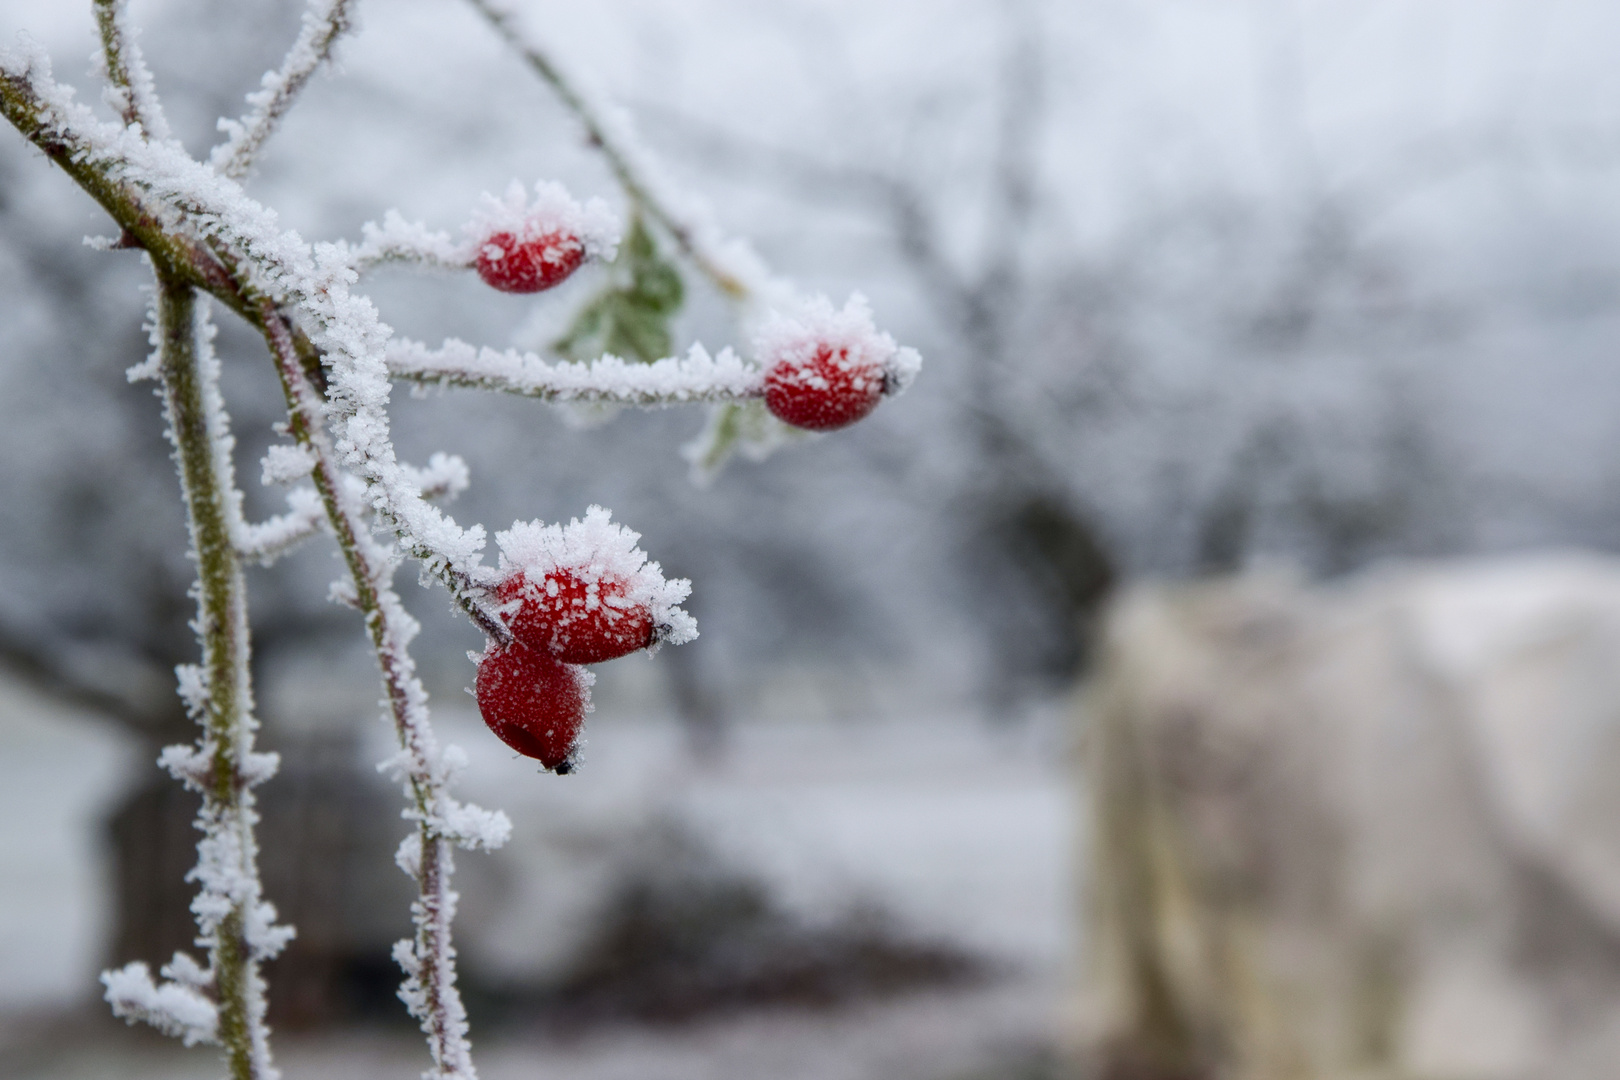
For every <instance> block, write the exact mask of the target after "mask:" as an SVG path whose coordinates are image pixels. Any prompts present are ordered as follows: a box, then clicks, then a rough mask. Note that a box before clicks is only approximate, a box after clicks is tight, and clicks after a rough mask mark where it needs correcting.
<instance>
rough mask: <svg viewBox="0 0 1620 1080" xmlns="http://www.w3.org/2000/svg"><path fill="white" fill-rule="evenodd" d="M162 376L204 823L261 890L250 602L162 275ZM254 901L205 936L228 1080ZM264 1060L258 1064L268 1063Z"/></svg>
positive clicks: (194, 360)
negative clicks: (193, 576)
mask: <svg viewBox="0 0 1620 1080" xmlns="http://www.w3.org/2000/svg"><path fill="white" fill-rule="evenodd" d="M157 314H158V332H159V335H160V341H159V371H160V374H161V378H162V384H163V397H164V403H165V405H166V406H167V410H168V416H169V425H170V431H171V434H172V436H173V439H174V445H175V456H176V458H177V459H178V462H179V466H180V479H181V491H182V494H183V496H184V500H185V505H186V519H187V523H188V525H189V527H190V532H191V546H192V552H193V554H194V555H195V557H196V561H197V592H198V596H197V622H196V627H197V637H198V639H199V641H200V642H201V644H202V660H203V663H202V667H203V673H204V676H205V679H206V686H207V691H208V694H207V704H206V710H205V713H204V715H203V716H202V717H201V721H202V723H203V725H204V735H203V739H202V745H203V747H204V748H205V749H207V750H209V751H210V752H211V761H210V771H209V774H208V777H207V782H206V784H205V785H204V789H203V814H202V819H203V820H204V821H205V822H207V823H209V826H210V828H212V829H216V830H218V831H220V832H230V833H234V834H235V836H234V840H235V843H234V844H233V845H232V846H233V847H234V848H235V852H234V855H235V858H236V859H237V860H238V862H239V865H238V866H237V867H236V868H235V869H236V870H237V871H238V872H239V873H240V874H241V875H243V876H244V877H245V878H246V879H247V880H249V881H253V882H257V881H258V867H257V865H256V862H257V859H256V845H255V843H254V840H253V819H254V814H253V808H252V796H251V794H250V792H249V785H248V784H247V782H246V781H245V779H244V776H243V769H242V766H243V762H244V760H245V758H246V756H247V755H248V754H250V753H251V752H252V745H253V730H252V729H253V722H252V718H251V716H250V709H251V706H250V702H251V700H252V690H251V687H250V685H249V683H248V679H249V675H248V656H249V650H250V648H251V645H250V641H249V634H248V619H247V594H246V588H245V583H244V581H243V577H242V566H241V563H240V561H239V560H238V558H237V554H236V548H235V546H234V544H233V543H232V541H231V515H232V514H233V512H234V509H233V505H232V499H233V495H234V493H233V492H231V491H228V490H226V488H225V485H224V483H223V482H222V478H223V477H225V476H228V475H229V470H228V467H227V466H226V465H225V463H222V462H220V461H218V460H217V455H219V454H221V453H223V452H224V447H222V446H221V445H220V444H219V442H218V441H217V440H216V439H215V438H214V433H213V432H211V431H210V430H209V423H208V403H207V393H208V388H207V386H206V384H205V375H204V373H203V371H202V366H201V363H200V357H199V355H198V311H197V294H196V292H195V290H193V289H192V287H191V285H189V284H188V283H186V282H185V281H183V280H181V279H179V278H177V277H175V276H174V275H171V274H168V273H166V272H164V271H162V270H161V269H160V270H159V271H158V272H157ZM256 900H257V897H238V898H235V899H234V900H233V903H232V906H231V909H230V912H229V914H227V915H226V916H225V917H224V918H223V919H222V920H221V921H220V923H219V925H218V927H217V929H216V930H215V931H214V933H213V934H212V935H211V937H212V941H211V942H210V946H211V956H210V960H211V964H210V967H211V970H212V972H213V975H214V991H215V996H216V1000H217V1004H218V1006H219V1029H218V1030H219V1040H220V1043H221V1045H222V1046H223V1047H224V1049H225V1058H226V1061H227V1063H228V1065H229V1068H230V1076H231V1077H232V1080H258V1078H259V1076H260V1074H259V1071H258V1066H259V1061H260V1059H261V1055H260V1054H256V1053H255V1049H256V1047H255V1043H262V1042H263V1040H264V1038H265V1033H264V1031H263V1018H262V1016H261V1015H259V1014H260V1013H261V1012H262V1005H260V1004H259V1001H258V999H259V998H260V996H261V995H260V994H259V993H257V992H256V991H257V989H258V986H259V974H258V970H257V969H258V963H257V960H256V959H255V958H254V955H253V949H252V947H251V946H250V944H249V943H248V941H247V940H246V939H245V937H244V927H245V925H246V921H247V911H246V908H247V905H248V904H249V903H252V902H254V901H256ZM267 1056H268V1055H267V1054H265V1055H264V1057H266V1058H267Z"/></svg>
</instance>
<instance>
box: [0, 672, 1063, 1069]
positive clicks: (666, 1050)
mask: <svg viewBox="0 0 1620 1080" xmlns="http://www.w3.org/2000/svg"><path fill="white" fill-rule="evenodd" d="M454 704H455V703H451V702H447V703H446V706H447V707H446V710H445V715H444V716H443V717H442V719H441V722H440V726H441V732H442V735H443V737H444V738H445V739H446V741H450V742H456V743H458V744H460V745H462V746H463V747H464V748H466V750H467V751H468V755H469V758H470V766H469V768H468V771H467V774H466V775H465V777H464V778H463V780H462V783H461V784H460V789H461V790H462V792H463V793H464V794H466V795H467V796H468V797H470V798H473V799H476V800H478V801H480V802H481V803H483V804H484V805H489V806H500V807H502V808H504V809H506V810H507V811H508V813H510V814H511V815H512V818H513V821H514V826H515V828H514V837H513V841H512V844H511V847H510V849H509V851H508V852H507V853H505V855H504V856H502V858H503V859H504V860H505V861H504V862H503V864H502V866H501V868H500V872H499V873H495V874H485V875H483V876H482V877H481V875H480V873H479V872H478V870H477V868H476V867H475V865H474V863H475V861H476V860H477V859H479V858H483V857H481V856H468V857H464V859H463V869H464V875H463V877H464V884H465V886H466V891H467V894H468V895H467V902H466V904H465V905H464V908H463V913H464V917H463V919H462V921H461V926H460V928H459V929H460V930H461V931H462V938H461V940H462V943H463V945H464V947H465V950H466V954H467V957H468V960H469V962H470V963H481V964H484V965H486V967H492V968H495V969H498V970H507V971H510V972H511V973H512V974H519V975H520V974H523V973H525V972H532V971H534V970H541V969H544V968H546V967H547V966H548V965H550V964H555V963H556V962H557V960H558V957H559V955H561V953H562V952H564V951H565V949H564V948H563V943H566V942H567V941H569V940H570V938H571V934H570V925H571V924H576V923H578V922H580V921H581V920H584V919H586V918H588V916H589V914H590V911H591V908H592V905H593V903H594V901H595V900H596V899H597V896H598V893H597V891H596V887H597V885H598V884H599V882H600V880H601V876H602V875H601V873H600V871H601V869H602V866H603V865H605V863H604V862H603V860H602V859H601V858H595V859H594V861H593V856H591V855H590V853H591V852H598V853H600V852H603V851H611V850H613V845H612V843H611V842H603V841H604V838H607V839H608V840H611V838H613V837H615V836H622V835H625V834H627V833H628V832H630V831H633V830H634V829H636V828H637V827H639V826H641V825H644V824H645V823H646V822H648V821H667V820H676V821H679V822H681V823H683V824H685V825H686V826H688V827H689V828H691V829H692V830H693V831H694V832H695V833H696V834H697V835H699V836H701V837H702V838H703V839H704V840H705V842H707V843H708V844H709V845H711V846H712V847H713V848H715V849H716V850H717V851H718V852H719V853H720V854H721V855H723V856H724V857H725V859H726V860H727V861H728V862H730V863H732V864H733V865H736V866H739V867H743V868H745V869H747V870H748V871H749V872H750V873H753V874H755V875H757V876H759V877H760V878H762V879H764V880H765V881H767V882H768V883H769V884H770V885H771V886H772V888H773V891H774V892H775V893H776V895H777V896H778V898H779V899H781V900H782V901H783V902H784V903H785V904H787V905H788V906H790V907H792V908H795V909H798V910H801V911H803V912H805V913H807V914H811V915H814V914H816V913H818V912H825V911H828V910H833V909H836V908H838V907H839V906H841V905H847V904H849V903H854V902H875V903H877V904H879V905H880V906H882V907H883V908H885V909H887V910H888V911H890V912H891V913H893V914H894V915H895V916H896V918H897V920H898V921H899V923H900V924H901V925H902V926H904V927H906V928H907V929H908V930H911V931H914V932H916V933H918V934H921V935H924V936H927V937H931V938H934V939H937V940H944V941H949V942H952V943H956V944H958V945H961V946H965V947H967V948H969V949H971V950H973V951H975V952H977V953H979V954H981V955H984V956H986V957H988V958H991V959H993V960H995V961H997V962H999V963H1000V964H1001V965H1002V966H1003V967H1004V969H1005V970H1006V971H1007V972H1008V974H1007V975H1006V976H1005V977H1004V978H1002V979H1000V980H999V981H996V982H993V983H991V984H989V985H982V986H977V987H974V988H970V989H961V990H954V991H950V992H943V991H940V992H924V993H918V994H912V995H909V996H906V997H901V998H897V999H892V1000H889V1001H883V1002H862V1003H860V1004H857V1005H854V1006H850V1007H848V1008H844V1009H839V1010H831V1011H821V1012H818V1011H803V1012H800V1011H792V1010H786V1011H781V1010H778V1011H764V1010H762V1011H757V1012H753V1013H745V1014H743V1015H740V1016H734V1017H730V1018H726V1019H719V1020H714V1021H709V1022H704V1023H701V1024H697V1025H692V1026H686V1027H678V1028H669V1029H650V1028H637V1027H611V1028H601V1029H597V1030H595V1031H594V1032H593V1033H591V1034H589V1035H588V1036H585V1037H583V1038H577V1039H574V1040H572V1041H567V1042H555V1041H552V1042H547V1041H535V1040H532V1039H524V1038H519V1037H516V1036H514V1035H510V1034H507V1035H503V1036H501V1037H500V1038H499V1039H486V1040H485V1041H483V1042H481V1043H479V1044H478V1045H479V1049H480V1051H481V1055H482V1056H481V1065H482V1070H483V1073H484V1075H485V1076H486V1077H489V1078H501V1077H506V1076H513V1077H516V1076H519V1075H522V1076H530V1075H558V1076H569V1077H582V1078H596V1077H600V1078H602V1080H608V1078H617V1077H626V1078H628V1077H632V1076H633V1077H637V1078H641V1080H659V1078H665V1077H667V1078H669V1080H684V1078H688V1077H690V1078H694V1080H696V1078H699V1077H703V1078H715V1080H720V1078H728V1077H733V1076H735V1077H742V1076H749V1077H757V1076H764V1075H768V1076H773V1077H780V1078H794V1077H804V1078H806V1080H808V1078H817V1080H819V1078H822V1077H826V1078H829V1080H830V1078H834V1077H838V1078H842V1077H849V1078H851V1080H853V1078H856V1077H873V1078H877V1077H894V1078H903V1077H911V1076H916V1077H919V1078H922V1077H951V1076H956V1075H965V1074H968V1073H970V1072H971V1071H972V1070H974V1069H977V1068H980V1067H983V1066H985V1065H986V1064H987V1063H993V1062H995V1061H997V1060H1000V1059H1003V1058H1005V1057H1006V1056H1007V1055H1009V1054H1012V1055H1014V1056H1016V1055H1017V1054H1019V1053H1023V1052H1024V1051H1025V1049H1027V1048H1028V1047H1031V1046H1038V1045H1040V1044H1042V1043H1044V1042H1047V1041H1049V1040H1050V1038H1051V1037H1052V1035H1053V1032H1054V1031H1055V1024H1056V1018H1057V1011H1058V1008H1059V1005H1060V1002H1061V999H1062V996H1063V994H1062V990H1063V987H1064V985H1065V980H1066V978H1067V968H1068V964H1067V960H1068V957H1069V955H1070V953H1071V951H1072V950H1071V940H1070V920H1069V916H1070V914H1071V911H1072V904H1071V901H1070V896H1071V883H1070V878H1071V867H1072V835H1073V830H1072V824H1071V823H1072V820H1073V816H1074V815H1073V812H1072V799H1071V796H1070V794H1069V789H1068V784H1067V772H1066V763H1065V762H1066V754H1065V750H1064V747H1065V745H1066V740H1065V738H1064V737H1063V734H1062V725H1061V722H1060V720H1059V719H1058V718H1056V717H1054V718H1052V719H1050V720H1049V721H1047V722H1035V723H1033V724H1032V725H1029V726H1025V727H1023V728H1019V729H1017V730H1012V731H992V730H989V729H987V728H986V727H985V726H984V725H983V724H981V723H979V722H976V721H972V720H969V719H967V718H960V719H937V718H913V719H895V720H888V721H881V722H879V721H870V722H866V721H856V720H844V721H829V720H826V719H809V718H801V719H797V720H794V719H776V720H772V721H769V722H760V723H756V724H752V725H742V726H740V727H739V728H738V730H737V731H736V732H735V734H734V738H733V739H732V741H731V744H730V750H729V752H728V753H727V754H726V756H725V757H724V758H723V759H722V760H721V761H719V762H718V763H709V764H703V763H699V762H694V761H693V760H692V759H691V758H690V756H689V755H687V754H686V753H685V752H684V749H683V745H682V741H681V734H680V732H679V730H678V729H677V727H676V726H675V725H674V724H673V723H672V722H670V721H668V720H667V719H663V718H659V717H656V716H652V715H645V714H644V715H641V716H640V717H639V718H638V717H637V716H636V715H634V714H633V713H630V714H628V715H627V713H626V710H624V709H622V708H619V707H617V706H615V705H614V702H613V701H612V700H611V698H605V699H604V701H603V706H602V708H601V709H600V710H599V711H598V713H597V715H596V716H595V717H593V722H592V726H591V730H590V743H589V757H588V760H587V765H586V767H585V769H584V770H583V772H582V773H581V774H580V775H578V776H575V777H570V778H566V779H563V780H559V779H557V778H553V777H549V776H537V775H536V774H535V770H534V768H533V767H532V763H528V762H525V761H523V760H521V759H516V758H514V757H513V756H511V755H509V754H508V753H506V752H505V751H504V748H502V747H500V746H499V744H497V743H495V742H494V740H492V739H490V738H489V737H488V736H487V733H485V732H483V731H482V729H481V727H480V726H479V725H478V724H477V722H476V720H475V719H474V718H473V717H472V716H471V715H470V714H468V713H459V714H458V713H457V712H455V711H454V708H453V707H451V706H453V705H454ZM379 749H380V746H368V747H367V748H366V751H365V752H366V753H368V754H372V756H381V754H380V753H373V751H377V750H379ZM129 758H130V755H129V754H128V752H127V748H126V747H124V746H123V745H122V744H121V742H120V740H118V739H117V738H116V737H115V736H114V735H113V734H112V733H111V732H110V731H109V729H107V728H104V727H101V726H99V725H97V724H96V723H95V722H94V721H93V720H87V719H86V718H82V717H79V718H75V717H71V716H67V715H62V714H51V715H47V714H46V713H45V712H43V711H42V709H41V708H40V707H39V705H38V704H37V703H31V702H26V701H23V699H20V698H18V697H17V696H16V695H15V693H14V692H6V694H5V696H3V697H0V768H3V769H4V770H5V771H4V773H3V775H0V821H3V822H4V823H5V825H4V827H3V828H0V861H3V863H4V865H5V867H6V873H5V875H4V876H3V878H0V1073H3V1074H5V1075H8V1076H17V1077H29V1078H35V1077H38V1078H44V1077H53V1078H55V1077H75V1078H79V1077H83V1078H90V1077H97V1078H101V1077H108V1078H110V1077H130V1078H135V1077H142V1078H144V1077H148V1076H151V1077H156V1076H175V1077H186V1076H192V1075H197V1076H207V1075H213V1074H214V1073H215V1072H216V1071H217V1067H216V1065H215V1062H214V1060H213V1058H212V1055H211V1054H210V1053H209V1052H207V1051H196V1052H191V1053H187V1052H183V1051H181V1050H180V1049H179V1048H178V1047H171V1046H169V1045H168V1044H166V1043H163V1042H162V1041H160V1040H154V1039H150V1038H144V1037H136V1036H134V1035H126V1034H124V1033H123V1032H122V1031H121V1030H120V1029H118V1028H116V1027H112V1026H110V1025H107V1024H104V1023H101V1022H100V1021H99V1020H94V1019H83V1018H82V1017H83V1016H85V1015H86V1013H85V1012H79V1013H77V1014H75V1013H73V1012H72V1011H71V1010H70V1006H74V1005H75V1004H78V1003H82V1002H84V1000H85V998H86V997H87V996H88V995H87V993H86V992H87V990H93V987H94V982H93V977H94V969H95V965H96V962H97V959H98V955H99V949H100V940H99V935H100V933H101V932H102V930H103V921H104V917H105V913H104V911H103V909H102V907H101V902H100V899H99V891H98V889H99V886H100V881H101V878H100V876H99V875H100V873H101V871H100V867H99V864H98V849H97V843H98V840H97V837H98V830H99V828H100V826H99V820H100V815H101V814H102V813H103V812H104V809H105V806H106V804H107V800H108V798H109V796H112V795H115V794H116V792H117V790H118V788H119V786H120V784H121V782H122V777H124V776H126V775H127V772H126V770H127V769H128V768H129V767H131V765H133V764H134V763H133V762H131V761H129ZM581 852H584V853H586V854H585V856H584V857H581V855H580V853H581ZM560 867H570V868H572V870H571V871H565V870H561V869H559V868H560ZM481 880H484V881H487V880H494V881H496V882H498V884H499V888H498V889H496V890H490V889H489V888H487V887H486V886H482V885H480V881H481ZM481 889H482V890H483V892H481V891H480V890H481ZM90 1008H93V1006H92V1007H90ZM53 1017H54V1019H53ZM474 1023H475V1031H476V1023H477V1017H476V1016H475V1017H474ZM279 1046H280V1053H281V1056H282V1058H283V1060H284V1061H285V1063H286V1065H287V1067H288V1068H287V1073H288V1075H289V1076H290V1077H300V1076H316V1077H320V1076H344V1077H368V1076H372V1075H377V1076H408V1075H411V1074H412V1073H413V1072H414V1071H417V1070H419V1068H420V1066H421V1065H422V1062H421V1061H420V1060H419V1054H420V1047H419V1045H418V1043H417V1042H416V1040H415V1039H413V1038H410V1037H407V1036H406V1035H404V1034H399V1035H396V1034H393V1033H387V1032H384V1033H377V1032H370V1033H364V1034H350V1035H344V1036H335V1035H333V1036H321V1037H319V1038H309V1037H305V1038H285V1039H282V1040H280V1043H279Z"/></svg>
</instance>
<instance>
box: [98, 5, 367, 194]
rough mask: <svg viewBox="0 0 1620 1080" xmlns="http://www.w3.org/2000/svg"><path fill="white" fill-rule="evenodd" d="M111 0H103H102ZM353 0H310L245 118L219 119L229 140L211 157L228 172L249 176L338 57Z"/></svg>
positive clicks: (253, 96)
mask: <svg viewBox="0 0 1620 1080" xmlns="http://www.w3.org/2000/svg"><path fill="white" fill-rule="evenodd" d="M100 2H105V0H98V3H100ZM349 2H350V0H309V8H308V9H307V10H306V11H305V12H304V18H303V24H302V26H301V28H300V30H299V33H298V38H297V39H296V40H295V41H294V42H293V44H292V48H290V49H288V50H287V55H286V57H285V59H283V60H282V62H281V67H279V68H277V69H276V70H275V71H267V72H265V74H264V78H263V79H261V80H260V84H259V89H257V90H255V91H253V93H251V94H249V95H248V99H247V100H248V105H249V106H251V109H250V111H249V112H248V113H247V115H245V116H243V117H242V118H241V119H240V120H225V119H222V120H220V122H219V128H220V130H221V131H223V132H225V135H226V138H225V141H224V142H222V143H220V144H219V145H218V146H216V147H215V148H214V151H213V153H212V154H211V155H209V160H210V162H211V163H212V164H213V166H214V168H216V169H218V170H219V172H220V173H221V174H222V175H224V176H229V177H231V178H232V179H236V178H238V177H241V176H245V175H247V171H248V169H250V168H251V167H252V166H253V158H254V155H256V154H257V153H258V152H259V148H260V147H261V146H263V145H264V143H265V140H267V139H268V138H270V136H271V134H272V133H273V132H274V131H275V129H276V125H277V124H279V123H280V122H281V118H282V117H283V116H285V115H286V113H287V110H288V109H289V108H291V107H292V103H293V102H294V101H295V100H296V99H297V97H298V95H299V93H300V92H302V90H303V89H304V87H305V86H306V85H307V84H308V83H309V80H310V78H311V77H313V76H314V74H315V72H317V71H318V70H320V67H321V65H322V64H325V63H327V62H328V61H329V60H330V59H331V58H332V48H333V46H335V45H336V44H337V42H338V39H339V38H341V37H342V36H343V35H344V34H346V33H348V32H349V30H350V28H351V26H352V23H351V21H350V19H349Z"/></svg>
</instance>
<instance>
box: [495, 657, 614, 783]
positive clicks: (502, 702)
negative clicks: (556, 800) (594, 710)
mask: <svg viewBox="0 0 1620 1080" xmlns="http://www.w3.org/2000/svg"><path fill="white" fill-rule="evenodd" d="M587 679H588V676H586V674H585V673H584V672H583V671H581V670H579V669H578V668H577V667H574V666H573V665H570V664H565V663H563V662H562V661H560V660H558V659H556V658H555V657H553V656H551V655H549V654H548V653H545V652H543V651H540V650H537V649H530V648H527V647H526V646H524V645H521V644H519V643H518V642H515V641H514V642H513V643H511V644H510V645H497V644H494V643H491V644H490V646H489V648H488V649H486V650H485V651H484V657H483V659H482V660H480V661H479V662H478V680H477V683H476V685H475V688H474V692H475V693H476V695H477V698H478V711H479V713H480V714H481V715H482V716H483V718H484V723H485V724H486V725H488V727H489V730H490V731H492V732H494V733H495V736H496V738H498V739H500V740H501V741H502V742H504V743H505V744H506V745H507V746H510V747H511V748H512V749H513V750H516V751H517V752H518V753H520V754H522V755H523V756H524V757H531V758H534V759H535V760H537V761H539V762H540V764H542V765H544V766H545V767H546V768H548V769H550V770H552V771H553V772H556V773H568V772H572V771H573V768H574V748H575V746H576V745H577V744H578V742H579V729H580V727H581V726H582V725H583V724H584V722H585V713H586V712H587V711H589V709H590V691H589V683H588V682H587Z"/></svg>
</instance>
